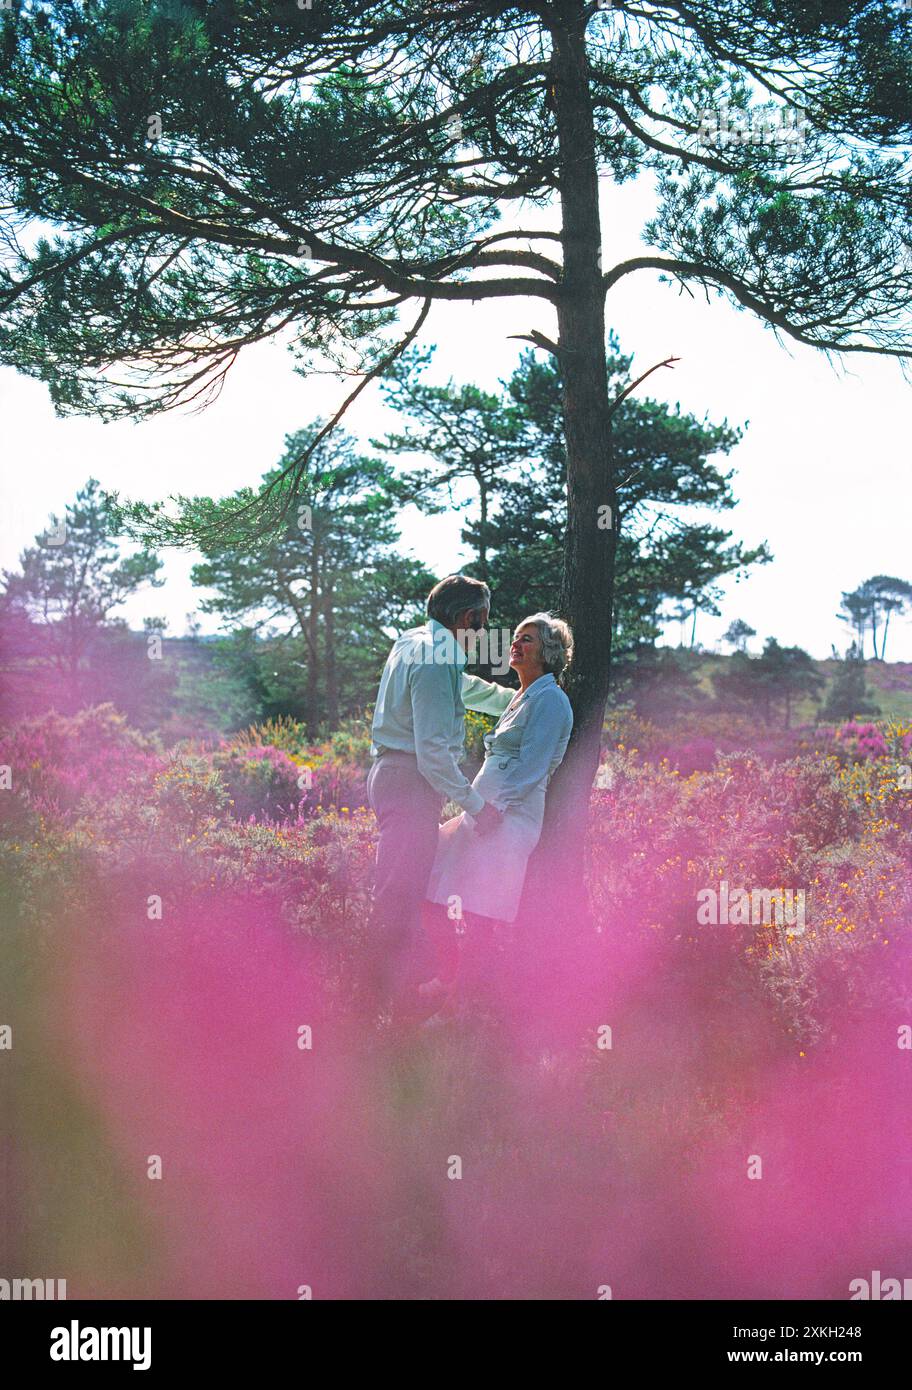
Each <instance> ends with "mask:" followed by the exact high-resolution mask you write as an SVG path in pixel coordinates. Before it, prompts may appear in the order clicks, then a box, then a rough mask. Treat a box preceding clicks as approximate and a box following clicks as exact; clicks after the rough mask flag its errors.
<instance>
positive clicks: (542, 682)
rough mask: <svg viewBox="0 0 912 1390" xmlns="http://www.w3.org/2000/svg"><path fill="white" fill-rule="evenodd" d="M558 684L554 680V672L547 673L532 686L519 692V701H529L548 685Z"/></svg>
mask: <svg viewBox="0 0 912 1390" xmlns="http://www.w3.org/2000/svg"><path fill="white" fill-rule="evenodd" d="M556 684H557V681H556V680H555V679H554V673H553V671H546V672H545V674H544V675H543V676H539V678H538V680H534V681H533V682H532V684H531V685H530V686H528V687H527V688H526V689H525V690H522V691H520V692H519V699H520V700H528V699H529V698H530V697H531V696H532V695H538V694H539V693H540V692H541V691H542V690H544V688H545V686H546V685H556ZM517 703H518V701H517Z"/></svg>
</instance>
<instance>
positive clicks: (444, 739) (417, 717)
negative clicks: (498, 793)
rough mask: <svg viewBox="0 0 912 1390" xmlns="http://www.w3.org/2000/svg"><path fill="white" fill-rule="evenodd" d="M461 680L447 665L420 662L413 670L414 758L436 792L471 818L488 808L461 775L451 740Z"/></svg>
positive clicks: (411, 685) (411, 671)
mask: <svg viewBox="0 0 912 1390" xmlns="http://www.w3.org/2000/svg"><path fill="white" fill-rule="evenodd" d="M458 679H459V673H458V672H457V671H456V670H455V668H454V667H452V666H450V665H449V664H447V663H445V662H443V663H440V662H419V663H417V664H416V665H414V666H412V668H411V669H410V671H409V692H410V694H411V699H412V726H413V728H414V731H415V756H416V757H417V759H418V771H419V772H420V773H421V775H422V777H423V778H424V779H425V780H426V781H428V782H430V784H431V786H432V787H433V788H434V790H435V791H438V792H440V794H441V796H445V797H447V798H448V799H449V800H450V801H455V802H456V803H457V805H459V806H461V807H462V808H463V810H464V811H468V812H469V813H470V815H477V814H478V812H479V811H480V810H481V808H482V806H484V804H485V803H484V797H483V796H482V795H481V794H480V793H479V792H477V791H476V790H475V788H474V787H473V786H472V783H471V782H470V781H469V779H468V778H467V777H466V776H464V775H463V773H462V772H461V771H460V768H459V764H458V763H457V761H456V758H455V757H454V755H453V750H452V748H451V747H450V742H449V736H448V734H449V730H451V729H452V723H453V710H454V700H455V697H456V689H457V688H458V687H457V686H456V685H455V682H457V681H458ZM448 725H449V730H448Z"/></svg>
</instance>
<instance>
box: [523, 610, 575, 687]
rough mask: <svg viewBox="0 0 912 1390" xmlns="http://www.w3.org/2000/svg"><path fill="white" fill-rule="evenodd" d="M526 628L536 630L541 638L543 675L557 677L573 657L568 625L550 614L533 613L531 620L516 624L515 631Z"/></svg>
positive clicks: (571, 639)
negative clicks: (529, 627)
mask: <svg viewBox="0 0 912 1390" xmlns="http://www.w3.org/2000/svg"><path fill="white" fill-rule="evenodd" d="M527 626H531V627H534V628H536V630H537V631H538V635H539V637H540V638H541V644H542V663H543V665H544V668H545V673H546V674H549V673H550V674H551V675H552V676H559V675H560V673H561V671H563V669H564V667H565V666H566V665H567V664H568V663H569V662H570V660H571V658H572V656H573V633H572V632H571V630H570V625H569V623H565V622H564V620H563V618H555V617H554V616H553V614H551V613H533V614H532V617H531V618H523V620H522V622H521V623H517V624H516V630H517V632H518V631H519V629H520V628H521V627H527Z"/></svg>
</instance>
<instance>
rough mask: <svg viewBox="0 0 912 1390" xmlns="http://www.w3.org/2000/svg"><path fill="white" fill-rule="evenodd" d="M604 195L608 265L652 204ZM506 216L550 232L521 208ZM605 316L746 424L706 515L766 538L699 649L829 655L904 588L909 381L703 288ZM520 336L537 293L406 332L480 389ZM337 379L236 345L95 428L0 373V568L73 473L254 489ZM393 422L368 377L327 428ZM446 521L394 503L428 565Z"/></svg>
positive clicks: (193, 601)
mask: <svg viewBox="0 0 912 1390" xmlns="http://www.w3.org/2000/svg"><path fill="white" fill-rule="evenodd" d="M604 187H605V196H604V199H603V203H604V206H603V228H604V245H603V265H604V267H605V268H606V269H608V268H610V267H611V266H612V265H613V264H614V263H615V262H616V261H618V260H622V259H625V258H626V257H628V256H630V255H636V254H642V250H643V242H642V241H641V239H640V235H639V229H640V228H641V226H642V225H643V222H644V220H645V219H646V217H648V215H649V213H650V211H651V205H650V199H649V191H648V189H647V188H646V187H644V186H643V185H639V186H632V187H628V188H625V189H621V190H618V189H615V188H614V187H613V186H612V185H611V184H610V183H608V182H606V183H605V185H604ZM502 225H505V224H502ZM517 225H522V226H524V227H536V226H538V227H551V228H552V229H553V227H554V225H555V224H554V222H553V221H550V220H549V219H548V217H547V216H546V215H545V214H543V213H541V212H539V213H531V214H529V215H525V216H522V217H521V220H520V221H519V222H518V223H517ZM695 294H697V292H696V291H695ZM404 321H405V322H410V321H411V320H410V317H408V316H407V317H406V318H405V320H404ZM608 323H609V326H610V327H613V328H614V329H615V330H616V332H617V333H618V336H619V338H620V345H621V349H622V351H624V352H628V353H631V352H632V353H633V354H634V363H633V369H634V372H635V374H636V373H638V372H641V371H644V370H645V369H646V368H647V367H649V366H651V365H652V364H653V363H654V362H657V361H660V360H661V359H662V358H664V357H667V356H669V355H675V356H678V357H680V358H681V359H682V360H681V362H680V363H679V364H678V366H677V367H676V368H675V369H674V370H673V371H662V372H657V373H655V374H654V375H653V376H652V377H650V379H649V381H648V383H646V384H645V385H644V387H642V388H641V392H642V393H644V394H649V395H652V396H654V397H656V398H657V399H661V400H665V401H668V402H670V403H674V402H675V401H680V402H681V405H682V408H684V409H686V410H688V411H692V412H693V413H694V414H696V415H697V416H702V415H703V414H704V412H708V414H709V417H710V419H711V420H713V421H716V422H717V421H720V420H721V419H722V418H723V417H726V416H727V418H728V420H729V422H730V423H732V424H741V423H743V422H744V421H749V422H750V423H749V428H748V429H747V431H746V434H745V437H744V439H743V440H742V442H741V444H740V445H738V446H737V447H736V449H735V450H734V451H733V452H732V454H731V455H729V456H728V459H727V460H726V459H724V458H723V459H722V460H721V461H720V462H721V466H722V467H733V468H734V469H735V470H736V473H735V478H734V481H733V487H734V491H735V495H736V497H737V499H738V503H739V505H738V506H737V507H736V508H735V509H734V510H733V511H731V512H729V513H727V514H720V515H719V523H720V524H721V525H724V526H725V527H726V529H731V530H732V531H733V533H734V536H735V538H736V539H742V540H744V541H745V542H747V543H748V544H755V543H757V542H758V541H760V540H763V539H765V540H767V541H768V542H769V545H770V548H771V550H772V552H773V555H774V560H773V562H772V563H771V564H769V565H766V566H761V567H758V568H757V569H756V570H755V571H754V572H753V574H752V575H751V576H750V577H749V578H748V579H746V580H745V581H743V582H741V583H740V584H736V583H735V582H734V581H730V582H729V583H728V585H727V587H726V596H725V599H724V600H723V603H722V616H721V618H719V619H713V618H707V617H705V616H703V615H701V616H700V618H699V620H698V627H697V637H698V640H701V641H702V642H704V643H705V644H706V645H708V646H712V645H713V644H714V643H715V642H716V641H717V639H718V637H719V636H720V634H721V633H722V632H723V631H724V629H725V628H726V627H727V625H728V623H729V622H730V621H731V620H732V619H733V618H736V617H741V618H743V619H745V621H747V622H749V623H750V625H751V626H752V627H754V628H756V630H757V634H758V636H757V638H755V639H753V641H752V643H751V647H752V648H753V649H755V650H756V649H758V648H759V645H760V643H761V641H762V639H763V638H765V637H767V636H771V635H772V636H776V637H777V638H778V639H779V641H780V642H782V643H784V644H793V643H797V644H799V645H800V646H802V647H805V648H807V650H809V651H810V652H811V653H812V654H813V655H814V656H817V657H824V656H828V655H829V654H830V646H831V644H832V643H835V644H836V645H837V647H838V648H839V649H840V650H842V649H844V647H845V646H846V644H847V642H848V640H849V634H848V631H847V629H846V628H845V627H844V626H843V625H842V624H840V623H839V622H838V621H837V619H836V617H835V614H836V611H837V608H838V607H839V601H840V594H841V592H842V591H843V590H847V589H851V588H854V587H855V586H856V585H857V584H859V583H860V582H861V581H862V580H864V579H866V578H868V577H870V576H871V575H874V574H893V575H897V576H899V577H900V578H904V579H908V580H912V550H910V545H909V533H910V529H912V513H910V508H909V496H910V490H909V471H910V470H909V463H910V443H909V430H908V421H909V412H910V406H912V386H909V385H907V384H906V383H905V382H904V381H903V378H902V375H901V372H900V369H899V366H898V365H897V364H896V363H895V362H893V361H889V360H881V359H877V358H873V357H869V356H866V355H851V356H849V357H847V358H846V359H845V360H844V363H843V365H842V366H841V367H836V368H834V367H833V366H832V365H830V363H828V362H827V360H826V359H825V358H824V357H823V356H822V355H821V354H819V353H815V352H813V351H812V350H810V349H808V348H802V347H798V346H796V345H794V344H789V345H788V346H786V347H782V346H780V345H779V344H778V343H777V341H776V339H775V337H774V336H773V334H772V333H771V332H770V331H769V330H767V329H764V328H763V326H762V324H761V323H760V322H759V321H758V320H757V319H755V318H753V317H752V316H751V315H750V314H749V313H747V312H737V311H736V310H734V309H733V308H732V307H730V306H729V305H728V304H727V303H726V302H725V301H723V300H722V299H719V298H713V300H712V302H711V303H709V304H707V303H706V302H705V299H704V298H703V296H702V294H697V297H695V298H691V297H690V296H688V295H687V294H679V293H678V291H677V289H676V288H671V287H669V286H667V285H660V284H659V282H658V276H657V275H656V274H654V273H653V272H651V271H640V272H638V273H636V274H635V275H630V276H627V277H626V278H625V279H623V280H621V281H620V283H619V284H618V285H617V286H616V287H615V288H614V290H613V291H612V292H611V294H610V296H609V301H608ZM532 328H537V329H539V330H540V331H542V332H544V333H546V334H547V335H548V336H550V337H554V336H556V330H555V325H554V322H553V314H552V311H551V310H550V309H549V308H548V307H547V306H545V305H543V304H542V303H541V302H539V301H534V302H533V301H521V300H511V301H503V300H501V301H489V302H481V303H478V304H475V305H472V304H464V305H457V304H453V305H450V304H442V303H441V304H437V305H435V306H434V307H433V308H432V311H431V315H430V318H429V321H428V323H427V324H426V325H425V331H424V334H423V337H422V339H421V340H420V341H421V342H423V343H436V344H437V353H436V356H435V361H434V367H433V373H432V377H431V378H430V379H434V380H446V379H447V378H448V377H449V376H453V377H454V378H455V379H456V380H457V381H474V382H476V383H477V384H478V385H479V386H482V387H485V388H487V389H494V388H495V386H496V382H497V380H498V379H499V378H506V377H507V376H508V375H509V374H510V372H511V371H512V369H513V367H514V365H515V363H516V360H517V358H518V355H519V352H520V351H521V349H522V347H523V344H521V343H517V342H511V341H510V340H509V335H510V334H513V333H526V332H528V331H529V330H530V329H532ZM347 389H350V386H349V387H345V386H343V385H342V384H340V383H339V382H337V381H336V380H334V379H333V378H331V377H326V376H318V377H312V378H310V379H308V380H305V379H304V378H302V377H300V376H298V375H296V374H295V373H294V372H293V370H292V361H291V357H290V355H289V354H288V353H287V352H286V351H285V349H284V348H282V347H281V346H280V345H278V344H276V343H271V344H262V345H259V346H257V347H254V348H250V349H247V350H246V351H245V353H244V354H242V356H241V358H240V359H239V361H238V362H237V364H236V365H235V367H234V368H233V369H232V371H231V373H230V374H229V377H228V380H227V383H226V385H225V389H224V391H223V393H222V396H221V398H220V399H219V400H218V401H217V402H216V403H215V404H214V405H213V406H211V407H210V408H209V409H208V410H206V411H205V412H204V413H203V414H202V415H196V416H193V415H187V414H184V415H168V416H163V417H160V418H159V419H156V420H152V421H149V422H146V423H144V424H141V425H133V424H130V423H126V422H121V423H117V424H109V425H104V424H102V423H101V422H100V421H98V420H95V419H68V420H60V419H57V418H56V417H55V415H54V413H53V410H52V407H51V405H50V402H49V398H48V394H47V391H46V389H45V388H44V386H43V385H41V384H40V383H38V382H35V381H33V380H31V379H29V378H26V377H24V376H21V375H19V374H18V373H16V372H14V371H13V370H11V369H9V368H0V448H2V455H0V456H2V460H3V470H2V490H0V501H2V515H0V567H5V568H15V566H16V562H17V558H18V555H19V553H20V551H21V549H22V548H23V546H25V545H27V544H29V543H30V542H31V540H32V538H33V537H34V535H35V534H36V533H37V532H38V531H40V530H41V529H42V528H43V526H44V525H45V524H46V521H47V516H48V513H49V512H51V511H55V512H57V513H61V512H62V510H63V507H64V504H65V503H66V502H67V501H68V500H70V499H71V498H72V496H73V494H74V493H75V491H76V489H77V487H80V486H81V485H82V484H83V483H84V482H85V481H86V480H87V479H88V478H89V477H90V476H95V477H97V478H98V479H99V480H100V481H101V483H102V484H103V486H105V487H106V488H109V489H117V490H119V491H120V492H121V493H123V494H125V495H126V496H129V497H134V498H143V499H144V500H148V501H151V500H155V499H157V498H163V497H166V496H168V495H169V494H171V493H176V492H184V493H204V494H211V495H224V494H226V493H229V492H231V491H232V490H234V489H235V488H237V487H239V486H240V485H242V484H245V483H255V482H256V481H257V480H258V479H259V478H260V476H261V475H262V474H263V473H264V472H265V471H266V470H267V469H268V468H269V467H271V466H272V465H273V464H274V463H275V462H276V461H277V460H278V458H279V456H280V454H281V452H282V447H283V440H284V436H285V434H286V433H289V432H291V431H293V430H295V429H298V428H300V427H301V426H303V425H304V424H306V423H307V422H308V421H309V420H310V419H312V418H313V417H314V416H315V415H326V414H328V413H329V412H330V411H331V410H333V409H335V408H336V405H337V404H338V403H339V402H341V400H342V398H343V395H344V393H345V391H346V390H347ZM393 424H394V418H393V417H392V416H391V415H390V413H389V412H388V411H387V410H386V409H385V408H384V407H383V405H382V402H381V399H380V396H379V391H378V390H377V389H375V388H369V389H368V391H366V392H365V393H364V394H363V396H362V397H361V398H360V399H359V401H358V402H357V403H356V406H355V407H354V408H353V410H352V411H351V412H350V414H349V416H348V418H347V420H346V422H345V427H346V428H347V429H348V430H349V431H350V432H351V433H353V434H355V435H356V436H358V437H359V438H360V440H361V441H362V442H363V444H364V445H365V446H366V445H367V441H368V439H369V437H370V436H371V435H372V434H373V435H378V434H382V433H383V432H384V431H385V429H387V428H390V427H392V426H393ZM707 517H708V519H712V517H713V514H712V513H708V514H707ZM461 525H462V519H461V517H460V516H458V515H456V514H453V513H449V514H446V515H444V516H440V517H421V516H420V515H418V514H417V513H415V511H414V509H409V510H408V511H407V512H406V513H404V514H403V517H402V542H401V548H402V549H403V550H406V551H411V552H412V553H414V554H415V555H417V556H419V557H420V558H421V559H423V560H424V561H425V562H426V563H427V564H428V565H429V567H430V568H431V569H432V570H434V571H435V572H436V573H437V574H438V575H443V574H445V573H448V572H451V571H452V570H455V569H457V568H458V566H459V564H460V562H461V561H462V560H464V559H465V558H466V556H465V553H464V552H463V550H462V549H461V547H460V542H459V531H460V528H461ZM191 564H192V557H190V556H189V555H187V554H185V553H179V552H166V569H165V571H164V573H165V576H166V584H165V587H164V588H162V589H157V590H147V591H145V592H143V593H142V594H141V595H138V596H137V597H136V598H135V599H133V600H131V601H130V603H129V604H128V605H127V607H126V608H125V609H124V610H123V616H125V617H127V618H128V620H129V621H130V622H131V624H133V625H134V626H137V627H138V626H139V625H140V623H141V620H142V618H143V617H144V616H152V615H155V616H162V615H163V616H165V617H167V619H168V622H169V630H170V632H171V633H172V634H180V633H182V632H183V631H184V630H185V616H186V614H187V613H188V612H190V611H192V610H196V609H197V608H198V604H199V601H200V595H201V591H200V590H197V589H195V588H194V587H193V586H192V585H191V583H190V579H189V572H190V566H191ZM556 599H557V595H555V602H556ZM203 630H204V631H207V632H208V631H215V630H216V620H215V619H210V618H204V619H203ZM678 633H679V628H678V625H677V624H672V625H670V627H669V629H668V633H667V636H668V638H669V639H670V640H672V641H675V642H676V641H677V640H678ZM887 655H888V658H890V659H892V660H907V661H908V660H912V620H910V619H902V620H899V621H895V620H894V623H893V624H891V631H890V646H889V648H888V651H887Z"/></svg>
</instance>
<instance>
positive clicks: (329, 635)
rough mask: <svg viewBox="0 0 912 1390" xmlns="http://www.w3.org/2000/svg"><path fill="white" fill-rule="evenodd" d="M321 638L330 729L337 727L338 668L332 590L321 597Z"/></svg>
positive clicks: (327, 720) (327, 716)
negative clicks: (323, 651) (324, 659)
mask: <svg viewBox="0 0 912 1390" xmlns="http://www.w3.org/2000/svg"><path fill="white" fill-rule="evenodd" d="M323 638H324V644H325V645H324V650H325V653H326V722H327V724H328V725H329V727H330V729H337V728H338V727H339V669H338V665H337V663H336V625H335V614H334V613H333V591H332V589H328V590H327V591H326V593H325V595H324V597H323Z"/></svg>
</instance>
